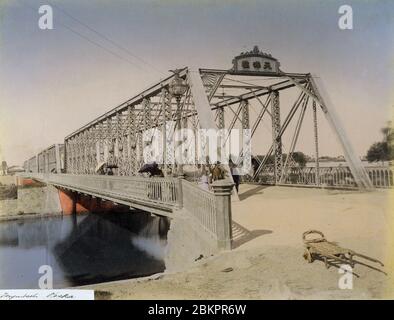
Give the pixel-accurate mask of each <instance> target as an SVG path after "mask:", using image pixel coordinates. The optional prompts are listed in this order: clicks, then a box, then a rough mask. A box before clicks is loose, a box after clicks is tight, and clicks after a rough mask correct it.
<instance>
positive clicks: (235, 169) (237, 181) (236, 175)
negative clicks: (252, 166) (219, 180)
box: [228, 159, 241, 193]
mask: <svg viewBox="0 0 394 320" xmlns="http://www.w3.org/2000/svg"><path fill="white" fill-rule="evenodd" d="M228 164H229V167H230V171H231V176H232V177H233V181H234V183H235V190H237V193H238V188H239V184H240V180H241V179H240V176H239V169H238V167H237V165H236V164H235V163H234V162H233V160H231V159H230V160H229V162H228Z"/></svg>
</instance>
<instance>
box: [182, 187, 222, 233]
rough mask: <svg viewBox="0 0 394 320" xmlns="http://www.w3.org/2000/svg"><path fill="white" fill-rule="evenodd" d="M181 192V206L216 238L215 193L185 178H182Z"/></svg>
mask: <svg viewBox="0 0 394 320" xmlns="http://www.w3.org/2000/svg"><path fill="white" fill-rule="evenodd" d="M182 193H183V207H184V208H185V209H186V210H187V211H188V212H189V213H191V214H192V215H193V216H194V217H195V218H196V219H197V220H198V221H199V222H200V224H201V225H202V227H203V228H204V229H205V230H206V231H208V233H209V234H210V235H211V236H212V237H214V238H216V231H217V228H216V199H215V194H214V193H213V192H211V191H207V190H204V189H202V188H199V187H198V186H197V185H195V184H193V183H191V182H189V181H186V180H182Z"/></svg>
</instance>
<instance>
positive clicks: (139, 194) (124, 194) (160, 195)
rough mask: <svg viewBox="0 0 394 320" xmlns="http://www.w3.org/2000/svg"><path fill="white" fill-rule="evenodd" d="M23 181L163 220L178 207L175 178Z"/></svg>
mask: <svg viewBox="0 0 394 320" xmlns="http://www.w3.org/2000/svg"><path fill="white" fill-rule="evenodd" d="M22 177H26V178H27V177H29V178H32V179H35V180H38V181H41V182H44V183H47V184H50V185H53V186H55V187H57V188H61V189H66V190H70V191H73V192H78V193H81V194H85V195H90V196H92V197H96V198H101V199H104V200H108V201H112V202H114V203H118V204H122V205H126V206H130V207H132V208H136V209H141V210H145V211H148V212H152V213H154V214H158V215H163V216H169V217H171V216H173V215H174V211H175V210H177V209H178V208H179V206H180V197H181V194H180V182H179V180H178V179H176V178H144V177H123V176H106V175H72V174H45V173H29V174H24V175H23V176H22Z"/></svg>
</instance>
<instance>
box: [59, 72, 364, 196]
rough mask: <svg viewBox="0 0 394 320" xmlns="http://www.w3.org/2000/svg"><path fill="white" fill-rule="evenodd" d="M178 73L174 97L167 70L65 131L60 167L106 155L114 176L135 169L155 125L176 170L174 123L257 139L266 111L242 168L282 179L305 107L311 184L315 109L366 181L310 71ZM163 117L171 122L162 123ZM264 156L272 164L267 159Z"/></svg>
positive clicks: (78, 168) (255, 177) (89, 168)
mask: <svg viewBox="0 0 394 320" xmlns="http://www.w3.org/2000/svg"><path fill="white" fill-rule="evenodd" d="M178 75H179V77H180V78H182V79H183V80H184V81H185V82H186V84H187V90H186V92H185V93H184V94H182V96H179V97H174V96H173V95H172V94H171V90H170V86H171V83H172V82H173V81H174V79H175V77H176V76H177V75H172V76H170V77H168V78H166V79H164V80H162V81H160V82H159V83H157V84H156V85H154V86H152V87H150V88H148V89H146V90H144V91H143V92H141V93H140V94H139V95H137V96H135V97H133V98H131V99H129V100H128V101H126V102H124V103H122V104H121V105H119V106H118V107H116V108H114V109H112V110H111V111H109V112H107V113H105V114H103V115H102V116H100V117H98V118H97V119H95V120H93V121H91V122H90V123H88V124H86V125H85V126H83V127H82V128H80V129H78V130H76V131H75V132H73V133H72V134H70V135H68V136H67V137H66V138H65V149H66V155H65V159H66V161H65V168H66V172H67V173H72V174H94V173H95V168H96V166H97V165H98V164H99V163H100V162H104V161H106V162H107V163H113V164H114V165H116V166H117V167H118V169H116V170H115V174H116V175H119V176H133V175H136V173H137V172H138V169H140V167H141V166H142V164H143V163H144V160H143V149H144V146H145V145H144V139H143V135H144V132H146V131H147V130H149V129H152V128H156V129H157V130H160V132H161V133H162V136H163V159H164V165H163V167H164V169H165V170H164V171H165V172H166V173H167V172H172V173H176V172H179V169H180V167H181V166H180V165H178V166H176V165H172V163H173V157H174V152H175V150H174V148H172V147H170V146H172V145H173V144H171V143H169V142H170V141H171V139H174V130H176V129H180V128H190V129H193V130H197V129H199V128H203V129H204V128H205V129H210V128H219V129H223V128H226V129H228V130H229V131H231V130H233V129H234V128H235V127H236V126H240V127H241V128H242V129H250V134H251V138H253V137H254V138H257V137H256V136H255V135H256V132H257V128H258V127H259V126H260V125H261V123H262V119H263V118H265V117H268V118H269V119H270V122H271V124H272V144H271V146H270V147H269V148H268V150H267V152H266V153H265V156H264V158H263V159H256V161H257V164H258V165H257V166H256V167H255V170H254V171H253V172H251V173H250V177H249V179H250V180H252V181H255V182H259V181H260V182H261V174H262V173H263V172H265V170H267V168H268V169H269V170H271V172H272V174H273V180H274V181H273V183H275V184H281V183H286V181H288V176H289V173H290V172H291V170H292V168H293V169H294V161H293V159H292V154H293V152H294V150H295V147H296V145H297V142H298V138H299V133H300V129H301V127H302V124H303V120H304V117H305V113H306V111H307V110H311V112H312V114H313V122H314V124H313V137H314V144H315V146H314V150H315V159H316V165H315V171H314V175H315V178H314V184H315V185H320V184H321V183H322V179H321V174H320V172H319V135H318V123H317V113H318V112H320V111H321V112H323V114H324V116H325V118H326V120H327V121H328V123H329V124H330V126H331V128H332V131H333V133H334V135H336V137H337V138H338V140H339V142H340V144H341V146H342V148H343V151H344V155H345V158H346V161H347V163H348V167H349V172H350V173H351V176H352V179H353V181H354V184H355V185H356V186H358V187H360V188H365V189H370V188H372V184H371V181H370V179H369V176H368V174H367V173H366V171H365V169H364V167H363V166H362V164H361V161H360V159H359V158H358V157H357V156H356V155H355V153H354V151H353V149H352V146H351V144H350V142H349V141H348V139H347V137H346V135H345V132H344V130H343V128H342V125H341V123H340V121H339V119H338V117H337V115H336V114H335V111H334V109H333V108H332V106H331V104H330V102H329V100H328V96H327V95H326V93H325V92H323V91H322V89H323V86H322V84H320V83H318V82H319V81H318V80H317V79H316V78H315V77H312V76H311V74H309V73H305V74H304V73H285V72H280V73H272V74H269V73H256V72H253V73H248V72H235V71H232V70H217V69H193V68H184V69H181V70H179V73H178ZM246 78H247V79H250V78H253V79H264V80H266V82H265V83H264V85H261V84H251V83H250V81H245V80H244V79H246ZM294 87H295V88H297V89H298V96H297V98H296V100H295V101H294V103H293V104H292V106H291V108H290V111H289V113H288V114H286V115H284V114H283V112H281V111H282V110H281V105H280V94H281V92H282V91H283V90H287V89H290V88H294ZM323 95H324V99H323ZM251 101H253V103H256V104H257V105H259V106H260V109H259V111H258V115H257V117H256V118H255V119H253V121H251V117H250V111H249V107H250V103H251ZM297 114H298V119H297ZM225 115H226V116H225ZM226 119H227V122H228V123H226ZM229 119H231V120H230V121H228V120H229ZM294 119H297V120H296V125H295V131H294V133H293V135H292V138H291V144H290V147H289V150H288V153H287V155H286V157H283V154H282V152H283V145H282V137H283V134H284V132H285V131H286V130H288V127H289V123H290V122H292V121H294ZM171 121H172V122H173V123H174V124H175V125H173V126H169V125H168V123H169V122H171ZM243 153H245V154H243ZM250 156H251V155H250V154H248V152H247V151H245V152H244V150H241V152H240V154H239V159H240V160H239V161H242V159H247V158H248V157H250ZM272 157H273V158H274V161H273V164H274V165H273V167H272V165H268V162H269V159H270V158H272ZM227 169H228V168H227Z"/></svg>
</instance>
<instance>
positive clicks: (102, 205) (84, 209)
mask: <svg viewBox="0 0 394 320" xmlns="http://www.w3.org/2000/svg"><path fill="white" fill-rule="evenodd" d="M58 193H59V200H60V205H61V208H62V211H63V214H65V215H69V214H80V213H89V212H90V213H95V212H110V211H124V210H128V208H127V207H126V206H122V205H117V204H115V203H113V202H111V201H102V199H100V198H95V197H92V196H89V195H83V194H79V193H78V192H72V191H70V190H64V189H58Z"/></svg>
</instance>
